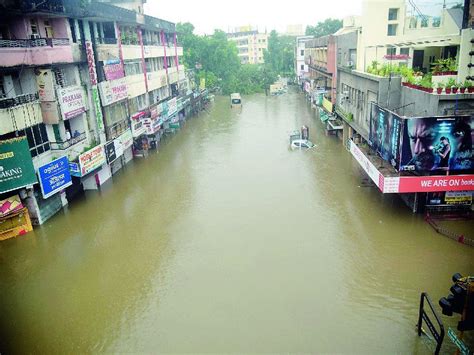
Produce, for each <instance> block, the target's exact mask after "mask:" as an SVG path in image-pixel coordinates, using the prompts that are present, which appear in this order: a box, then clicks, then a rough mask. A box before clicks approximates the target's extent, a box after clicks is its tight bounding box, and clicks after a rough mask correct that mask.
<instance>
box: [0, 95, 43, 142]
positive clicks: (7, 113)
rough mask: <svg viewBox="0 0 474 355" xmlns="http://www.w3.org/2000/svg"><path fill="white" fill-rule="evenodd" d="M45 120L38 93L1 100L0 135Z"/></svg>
mask: <svg viewBox="0 0 474 355" xmlns="http://www.w3.org/2000/svg"><path fill="white" fill-rule="evenodd" d="M41 122H43V117H42V116H41V107H40V104H39V100H38V94H25V95H20V96H17V97H15V98H9V99H1V100H0V135H2V134H7V133H10V132H15V131H19V130H22V129H25V128H27V127H31V126H34V125H36V124H38V123H41Z"/></svg>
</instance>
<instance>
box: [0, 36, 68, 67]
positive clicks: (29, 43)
mask: <svg viewBox="0 0 474 355" xmlns="http://www.w3.org/2000/svg"><path fill="white" fill-rule="evenodd" d="M0 56H1V58H2V60H1V62H0V66H2V67H12V66H19V65H47V64H56V63H73V62H74V60H73V53H72V48H71V44H70V42H69V39H68V38H37V39H1V40H0Z"/></svg>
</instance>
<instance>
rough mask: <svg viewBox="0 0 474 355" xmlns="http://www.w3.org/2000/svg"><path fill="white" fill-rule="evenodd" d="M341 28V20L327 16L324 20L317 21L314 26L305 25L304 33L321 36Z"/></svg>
mask: <svg viewBox="0 0 474 355" xmlns="http://www.w3.org/2000/svg"><path fill="white" fill-rule="evenodd" d="M340 28H342V20H338V19H332V18H327V19H325V20H324V21H322V22H321V21H319V22H318V24H317V25H316V26H306V35H307V36H315V37H322V36H327V35H331V34H333V33H335V32H337V30H339V29H340Z"/></svg>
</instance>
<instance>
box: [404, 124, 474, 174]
mask: <svg viewBox="0 0 474 355" xmlns="http://www.w3.org/2000/svg"><path fill="white" fill-rule="evenodd" d="M473 128H474V119H472V118H471V117H470V116H452V117H416V118H409V119H406V120H405V123H404V127H403V138H402V143H401V148H400V150H401V157H400V170H401V171H417V172H428V171H443V172H445V171H463V170H471V169H473V168H474V163H473V147H472V141H473V139H474V129H473Z"/></svg>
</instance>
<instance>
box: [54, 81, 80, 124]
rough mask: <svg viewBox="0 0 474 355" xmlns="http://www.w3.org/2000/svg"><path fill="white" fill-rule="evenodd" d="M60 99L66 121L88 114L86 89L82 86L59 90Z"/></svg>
mask: <svg viewBox="0 0 474 355" xmlns="http://www.w3.org/2000/svg"><path fill="white" fill-rule="evenodd" d="M58 99H59V105H60V106H61V113H62V116H63V119H64V120H68V119H70V118H72V117H76V116H77V115H80V114H81V113H83V112H86V105H85V100H84V89H83V88H82V87H81V86H69V87H67V88H63V89H58Z"/></svg>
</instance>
